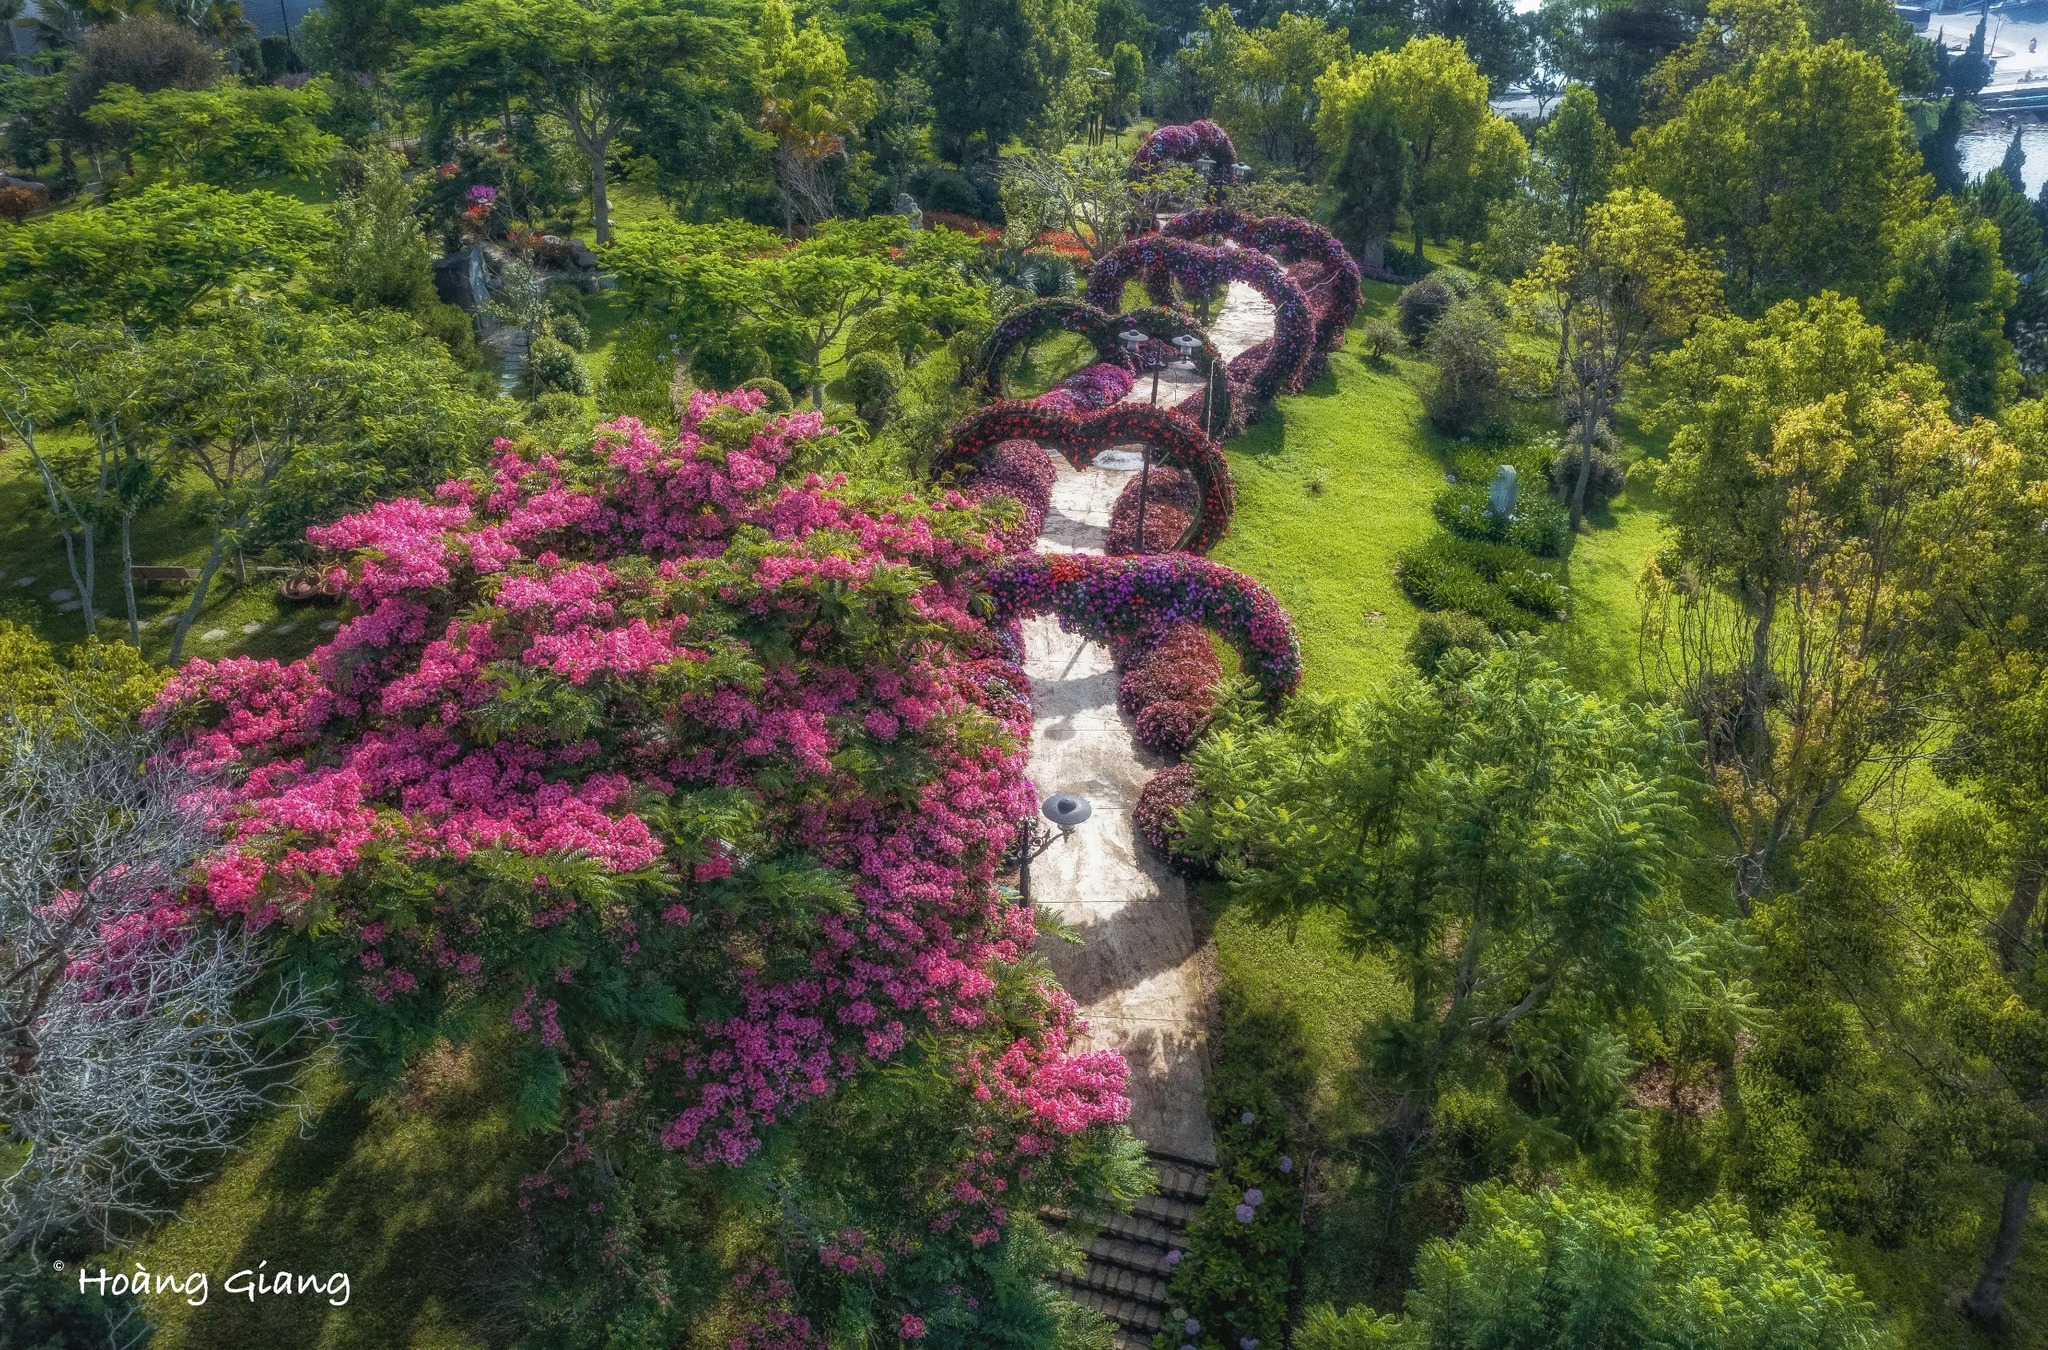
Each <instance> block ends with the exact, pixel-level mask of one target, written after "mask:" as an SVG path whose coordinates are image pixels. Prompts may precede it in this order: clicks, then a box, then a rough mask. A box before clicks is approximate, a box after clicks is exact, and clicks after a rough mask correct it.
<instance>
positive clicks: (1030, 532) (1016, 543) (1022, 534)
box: [960, 441, 1059, 553]
mask: <svg viewBox="0 0 2048 1350" xmlns="http://www.w3.org/2000/svg"><path fill="white" fill-rule="evenodd" d="M1058 480H1059V475H1058V474H1057V473H1055V472H1054V470H1053V467H1052V456H1051V455H1049V454H1047V453H1046V451H1045V447H1044V446H1042V445H1040V444H1038V443H1037V442H1036V441H1000V442H998V443H997V444H995V445H992V446H990V447H989V448H988V449H987V450H984V451H983V452H982V453H981V456H980V457H979V458H978V459H977V460H976V461H975V462H974V466H973V471H972V472H971V473H969V474H967V475H966V476H965V477H964V479H963V481H962V483H961V488H960V490H961V491H962V492H964V493H965V494H966V495H967V496H969V497H971V498H973V499H974V500H975V501H978V502H987V501H993V500H995V499H996V498H999V497H1007V498H1009V499H1010V500H1012V501H1014V502H1016V503H1018V504H1019V505H1021V506H1022V507H1023V508H1024V514H1023V517H1022V518H1021V519H1019V520H1018V522H1017V523H1016V524H1015V525H1012V526H1010V527H1009V528H1008V529H1005V530H1000V531H998V532H997V534H996V539H997V542H998V544H999V546H1000V547H1001V548H1002V550H1003V552H1005V553H1029V552H1030V551H1031V550H1033V549H1035V548H1037V547H1038V536H1039V535H1041V534H1043V533H1045V517H1046V514H1047V512H1049V511H1051V510H1052V487H1053V484H1054V483H1055V482H1057V481H1058Z"/></svg>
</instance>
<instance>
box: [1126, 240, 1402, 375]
mask: <svg viewBox="0 0 2048 1350" xmlns="http://www.w3.org/2000/svg"><path fill="white" fill-rule="evenodd" d="M1160 233H1162V234H1165V235H1168V236H1170V237H1172V238H1175V239H1205V238H1209V237H1212V236H1213V237H1216V238H1220V239H1228V240H1230V241H1232V242H1233V243H1236V244H1240V245H1242V246H1244V247H1245V248H1255V249H1258V250H1259V251H1260V252H1262V253H1272V252H1274V251H1276V250H1281V249H1284V250H1286V251H1287V252H1289V253H1292V254H1293V255H1294V257H1295V259H1296V261H1297V262H1301V263H1307V264H1309V265H1310V267H1311V269H1312V276H1311V279H1310V280H1309V282H1308V283H1307V285H1305V286H1304V293H1305V294H1307V296H1308V300H1309V307H1310V308H1311V309H1313V310H1314V311H1315V312H1316V346H1317V348H1318V349H1319V350H1321V351H1325V352H1331V351H1335V350H1337V349H1338V348H1339V347H1341V346H1343V345H1344V332H1345V330H1346V329H1348V328H1349V327H1350V326H1351V321H1352V320H1353V319H1355V318H1357V317H1358V309H1359V306H1360V305H1362V304H1364V303H1365V285H1364V277H1363V274H1362V273H1361V272H1360V271H1359V270H1358V264H1357V262H1355V261H1354V260H1353V259H1352V257H1351V253H1350V250H1348V249H1346V248H1345V247H1344V245H1343V243H1342V241H1340V240H1339V239H1338V238H1337V236H1336V235H1334V234H1332V233H1330V232H1329V231H1328V230H1327V229H1325V228H1323V227H1322V226H1321V225H1318V224H1316V223H1315V222H1314V221H1312V220H1303V219H1302V218H1301V217H1299V216H1247V215H1245V214H1244V213H1243V212H1242V211H1239V210H1238V209H1237V208H1236V207H1232V206H1205V207H1202V208H1200V209H1199V210H1195V211H1187V212H1183V213H1182V214H1180V215H1177V216H1175V217H1173V218H1172V219H1171V220H1168V221H1167V222H1166V223H1165V224H1164V225H1162V226H1161V227H1160Z"/></svg>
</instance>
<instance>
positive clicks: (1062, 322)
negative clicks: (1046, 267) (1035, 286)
mask: <svg viewBox="0 0 2048 1350" xmlns="http://www.w3.org/2000/svg"><path fill="white" fill-rule="evenodd" d="M1122 328H1123V324H1122V323H1121V322H1120V321H1119V319H1118V317H1117V316H1116V315H1115V314H1112V313H1110V312H1109V311H1108V310H1105V309H1103V308H1102V307H1100V306H1099V305H1091V304H1089V303H1087V302H1086V301H1083V300H1070V299H1052V300H1037V301H1033V302H1032V303H1031V304H1028V305H1024V306H1022V307H1021V308H1018V309H1015V310H1012V311H1011V312H1010V313H1008V314H1006V315H1004V316H1003V318H1002V321H1001V322H1000V323H998V324H997V325H996V326H995V327H994V328H993V329H992V330H990V332H989V335H988V338H987V340H986V341H984V342H983V343H982V344H981V353H980V355H979V356H978V357H977V358H976V360H975V365H974V378H975V381H976V383H977V384H979V386H980V387H981V389H982V392H984V393H986V394H990V395H993V396H994V397H997V398H1007V397H1008V392H1007V390H1006V389H1005V388H1004V385H1005V383H1006V381H1007V375H1006V367H1007V366H1008V364H1009V360H1010V358H1011V357H1012V356H1014V355H1015V354H1016V353H1017V352H1019V351H1022V350H1024V349H1026V348H1028V347H1030V346H1032V345H1033V344H1034V343H1036V342H1038V341H1039V340H1040V339H1042V338H1045V337H1049V336H1050V335H1052V334H1054V333H1060V332H1065V333H1077V334H1079V335H1080V336H1081V337H1082V338H1084V339H1085V340H1086V341H1087V342H1088V344H1089V345H1090V346H1092V347H1094V348H1095V359H1096V360H1097V361H1100V362H1102V363H1104V364H1106V365H1128V364H1129V363H1128V361H1127V360H1126V359H1125V357H1124V354H1123V349H1122V347H1121V346H1119V345H1118V342H1117V333H1118V332H1119V331H1121V329H1122Z"/></svg>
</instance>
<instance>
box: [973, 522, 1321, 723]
mask: <svg viewBox="0 0 2048 1350" xmlns="http://www.w3.org/2000/svg"><path fill="white" fill-rule="evenodd" d="M982 587H983V590H984V591H985V592H986V594H987V595H988V597H989V604H990V605H991V607H992V610H991V617H992V620H993V622H995V623H997V624H998V625H1003V626H1007V625H1009V624H1011V623H1014V622H1016V621H1018V620H1021V619H1025V618H1028V617H1030V616H1032V615H1034V614H1052V615H1055V616H1057V617H1058V618H1059V620H1060V622H1061V623H1062V624H1064V625H1065V626H1066V627H1067V628H1068V629H1070V630H1072V631H1074V632H1077V633H1081V634H1083V635H1085V636H1087V637H1091V638H1094V639H1096V640H1098V641H1104V642H1108V641H1114V640H1117V639H1129V638H1143V637H1145V636H1146V635H1148V634H1156V633H1159V632H1161V631H1164V630H1166V629H1169V628H1171V627H1172V626H1174V625H1176V624H1185V623H1194V624H1199V625H1201V626H1202V627H1205V628H1207V629H1209V630H1210V631H1212V632H1214V633H1216V634H1217V635H1218V636H1219V637H1221V638H1223V639H1224V641H1226V642H1228V643H1230V645H1231V646H1233V647H1235V648H1236V649H1237V653H1238V657H1239V659H1240V662H1241V664H1242V668H1243V670H1244V673H1245V674H1246V675H1247V676H1248V677H1250V678H1251V680H1252V681H1253V682H1254V683H1256V684H1257V685H1258V686H1259V689H1260V691H1261V692H1263V693H1264V694H1265V695H1266V697H1267V698H1269V699H1279V698H1283V697H1285V696H1287V695H1288V694H1291V693H1293V692H1294V690H1295V689H1296V687H1298V686H1299V685H1300V683H1301V644H1300V642H1299V640H1298V639H1297V638H1296V636H1295V632H1294V624H1293V622H1292V621H1291V620H1289V619H1288V617H1287V611H1285V610H1283V609H1282V608H1281V607H1280V603H1279V602H1278V601H1277V600H1275V599H1274V598H1273V596H1272V593H1271V592H1269V591H1268V590H1266V588H1265V587H1263V586H1261V585H1260V584H1259V583H1258V582H1256V581H1254V580H1252V579H1251V578H1250V577H1248V576H1245V575H1244V574H1243V573H1242V572H1235V571H1232V570H1231V569H1230V568H1228V567H1225V566H1223V565H1222V564H1221V563H1215V562H1210V561H1209V560H1208V559H1207V558H1197V557H1194V556H1192V555H1190V554H1186V553H1164V554H1146V555H1142V556H1139V557H1126V558H1102V557H1096V556H1094V555H1091V554H1085V553H1055V554H1044V553H1031V554H1024V555H1021V556H1015V557H1010V558H1006V559H1004V560H1002V561H1001V562H997V563H993V564H991V565H990V566H989V567H988V568H986V569H985V570H984V571H983V573H982Z"/></svg>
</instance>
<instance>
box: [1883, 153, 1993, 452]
mask: <svg viewBox="0 0 2048 1350" xmlns="http://www.w3.org/2000/svg"><path fill="white" fill-rule="evenodd" d="M1993 172H1996V170H1994V171H1993ZM1897 248H1898V254H1897V258H1896V260H1895V261H1894V264H1893V267H1894V275H1893V277H1892V280H1891V283H1890V287H1889V289H1888V291H1887V293H1886V294H1885V296H1884V297H1883V300H1882V302H1881V305H1880V306H1879V307H1877V309H1876V312H1877V313H1878V314H1879V315H1880V317H1881V318H1882V319H1883V321H1884V326H1885V331H1886V332H1887V333H1889V334H1890V335H1891V336H1892V338H1893V339H1894V340H1896V341H1898V342H1902V343H1905V344H1906V346H1907V350H1908V351H1909V352H1911V353H1912V354H1913V355H1915V356H1917V357H1918V358H1919V359H1921V360H1923V361H1926V362H1927V363H1928V364H1929V365H1931V366H1933V367H1934V369H1935V370H1936V371H1937V372H1938V373H1939V374H1940V375H1941V378H1942V381H1943V383H1945V384H1946V385H1947V386H1948V391H1949V397H1950V399H1951V400H1953V401H1954V403H1955V406H1956V409H1957V410H1958V412H1960V413H1965V414H1968V413H1977V414H1983V415H1986V416H1989V415H1990V414H1993V413H1996V412H1997V411H1998V410H1999V409H2000V408H2002V407H2004V406H2005V405H2006V404H2007V403H2009V402H2010V401H2011V400H2012V398H2013V396H2014V395H2016V394H2017V393H2018V392H2019V386H2020V370H2019V360H2018V358H2017V357H2016V356H2015V355H2014V353H2013V346H2012V343H2011V342H2009V341H2007V339H2006V336H2005V332H2006V315H2007V314H2008V313H2010V312H2011V311H2012V309H2013V307H2014V305H2015V304H2017V303H2018V300H2019V283H2018V282H2016V281H2015V280H2014V279H2013V275H2012V273H2011V272H2009V271H2007V270H2006V267H2005V264H2004V262H2003V260H2002V259H2001V257H2000V256H1999V235H1998V227H1997V226H1996V225H1993V224H1992V223H1991V222H1990V221H1987V220H1985V219H1984V218H1983V216H1981V215H1979V214H1978V213H1977V210H1976V209H1975V207H1974V206H1972V205H1969V204H1965V205H1963V206H1961V207H1958V206H1957V204H1956V203H1955V201H1954V200H1952V199H1947V198H1944V199H1942V200H1940V201H1937V202H1936V203H1934V205H1933V207H1932V209H1930V210H1929V211H1928V212H1927V214H1926V215H1925V216H1924V217H1922V218H1921V219H1920V220H1917V221H1914V222H1913V223H1912V224H1911V225H1909V226H1907V227H1906V228H1905V229H1903V230H1902V231H1900V237H1899V240H1898V243H1897Z"/></svg>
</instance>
